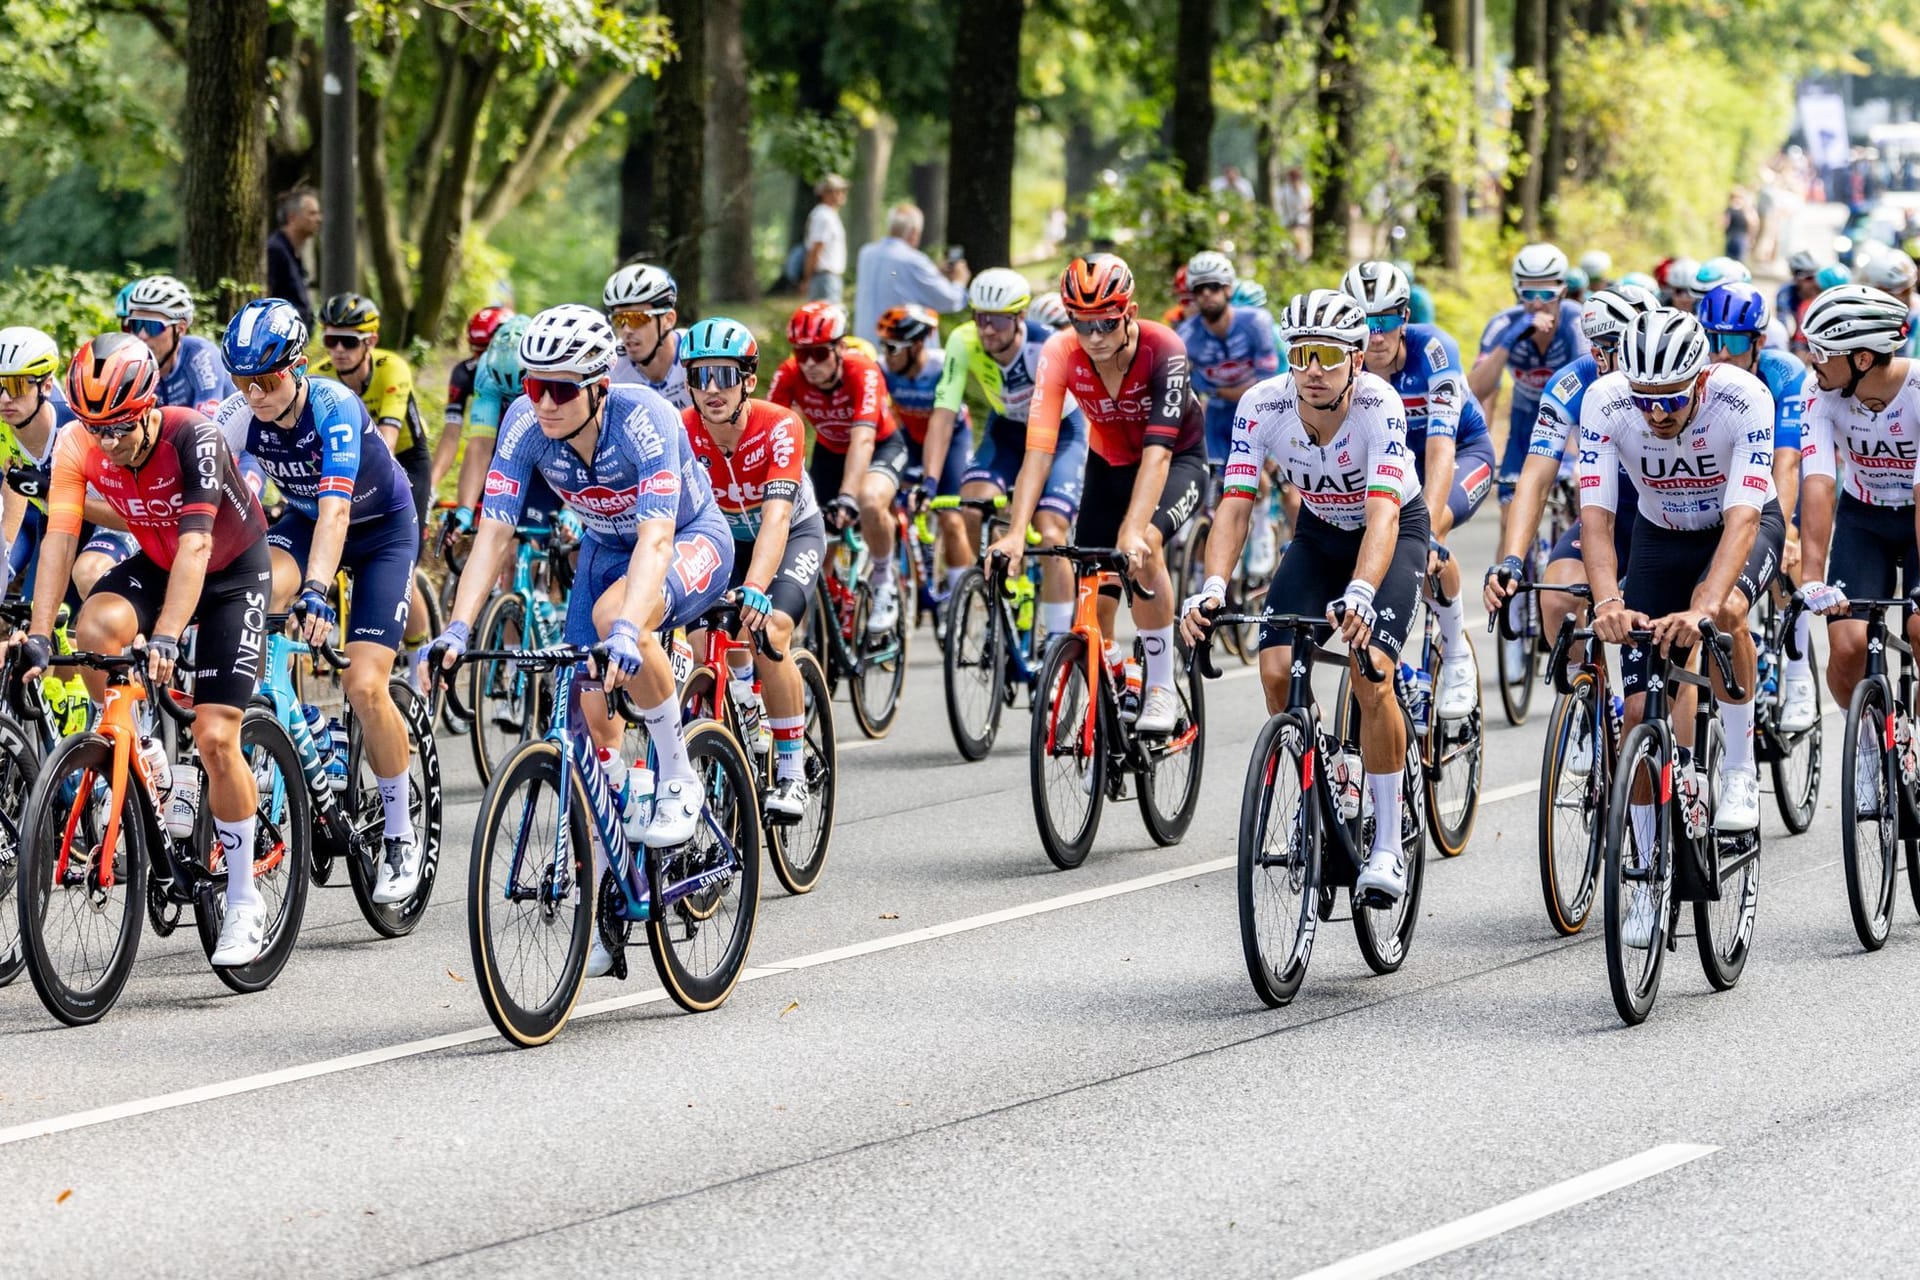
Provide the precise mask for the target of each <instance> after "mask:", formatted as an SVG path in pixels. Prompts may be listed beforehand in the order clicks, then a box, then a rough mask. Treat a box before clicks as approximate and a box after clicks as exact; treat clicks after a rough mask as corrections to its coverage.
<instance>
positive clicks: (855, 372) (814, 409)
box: [767, 348, 897, 453]
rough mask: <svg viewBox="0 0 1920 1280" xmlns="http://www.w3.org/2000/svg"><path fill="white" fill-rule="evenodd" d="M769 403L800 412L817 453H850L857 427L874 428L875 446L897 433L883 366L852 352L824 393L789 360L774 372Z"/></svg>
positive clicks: (846, 354)
mask: <svg viewBox="0 0 1920 1280" xmlns="http://www.w3.org/2000/svg"><path fill="white" fill-rule="evenodd" d="M767 399H769V400H771V401H773V403H775V404H777V405H779V406H781V407H782V408H785V409H792V410H795V411H796V412H798V413H799V415H800V416H801V418H802V419H804V420H805V421H806V424H807V425H808V426H810V427H812V428H813V435H814V439H815V441H816V442H817V445H818V448H820V449H825V450H826V451H827V452H828V453H845V452H846V451H847V441H848V439H849V438H850V437H851V435H852V431H853V428H854V427H856V426H860V425H865V426H870V427H872V428H873V439H874V443H876V444H877V443H879V442H880V441H882V440H885V439H887V438H888V437H890V436H891V435H893V433H894V431H895V430H896V429H897V424H896V423H895V422H894V419H893V409H892V408H891V407H890V406H889V405H888V404H887V380H886V377H885V375H884V374H882V373H881V372H880V365H879V363H878V362H877V361H876V360H874V359H873V357H871V356H867V355H862V354H861V353H859V352H858V351H854V350H852V349H851V348H849V349H848V350H846V351H843V352H842V353H841V355H840V380H839V381H838V382H836V383H834V384H833V386H832V387H830V388H828V389H827V390H825V391H822V390H821V389H820V388H818V387H816V386H814V385H813V384H812V383H811V382H808V381H807V379H806V377H805V375H803V374H802V373H801V372H800V361H799V358H798V357H795V356H788V357H787V358H786V359H785V360H782V361H781V362H780V367H779V369H777V370H775V371H774V375H773V389H772V390H771V391H769V392H768V393H767Z"/></svg>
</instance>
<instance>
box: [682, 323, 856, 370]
mask: <svg viewBox="0 0 1920 1280" xmlns="http://www.w3.org/2000/svg"><path fill="white" fill-rule="evenodd" d="M889 314H891V313H889ZM882 322H883V323H884V317H883V318H882ZM680 359H681V360H682V361H685V362H688V363H691V362H692V361H695V360H731V361H733V362H734V363H735V364H737V365H739V366H740V367H741V368H742V369H744V370H746V371H747V372H748V373H752V372H753V371H754V370H756V369H758V368H759V367H760V344H759V343H757V342H755V341H754V340H753V333H752V332H751V331H750V330H749V329H748V328H747V326H745V325H743V324H741V323H740V322H739V321H738V320H728V319H726V318H724V317H721V316H715V317H713V318H712V319H710V320H702V321H701V322H700V323H698V324H696V325H694V326H693V328H691V329H689V330H687V337H686V341H684V342H682V343H681V344H680Z"/></svg>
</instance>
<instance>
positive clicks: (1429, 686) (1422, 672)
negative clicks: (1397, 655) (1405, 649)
mask: <svg viewBox="0 0 1920 1280" xmlns="http://www.w3.org/2000/svg"><path fill="white" fill-rule="evenodd" d="M1400 681H1401V683H1402V684H1403V685H1404V686H1405V687H1406V690H1407V710H1408V711H1409V712H1410V713H1411V714H1412V716H1413V731H1414V732H1415V733H1425V732H1426V731H1427V721H1428V719H1429V717H1430V716H1431V715H1432V709H1433V677H1432V676H1431V675H1430V674H1428V672H1427V670H1426V668H1425V667H1414V666H1410V665H1408V664H1407V663H1405V662H1403V663H1401V664H1400Z"/></svg>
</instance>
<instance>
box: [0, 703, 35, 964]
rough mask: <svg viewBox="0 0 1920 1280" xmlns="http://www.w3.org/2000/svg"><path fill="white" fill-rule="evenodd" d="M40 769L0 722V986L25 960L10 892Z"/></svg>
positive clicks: (8, 727)
mask: <svg viewBox="0 0 1920 1280" xmlns="http://www.w3.org/2000/svg"><path fill="white" fill-rule="evenodd" d="M39 771H40V767H39V764H38V763H37V762H36V761H35V759H34V756H33V753H32V752H31V751H29V750H27V748H26V739H25V738H24V736H22V735H20V734H19V733H18V731H17V730H16V729H15V728H14V727H13V725H12V724H11V722H0V987H4V986H6V985H7V984H8V983H10V982H12V981H13V980H14V979H15V978H17V977H19V976H20V970H21V969H22V968H23V967H24V966H25V965H26V963H27V958H26V955H25V953H24V951H23V949H22V947H21V944H20V911H19V908H18V907H17V906H16V905H15V903H14V899H13V895H14V893H15V892H17V891H18V889H19V887H20V848H21V845H22V844H23V843H24V841H25V829H26V823H27V814H28V813H29V812H31V810H30V809H29V808H28V801H29V799H30V798H31V796H32V794H33V782H34V778H35V777H36V776H37V775H38V774H39Z"/></svg>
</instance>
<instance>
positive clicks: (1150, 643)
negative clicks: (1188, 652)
mask: <svg viewBox="0 0 1920 1280" xmlns="http://www.w3.org/2000/svg"><path fill="white" fill-rule="evenodd" d="M1140 647H1141V648H1142V649H1144V650H1146V654H1147V670H1146V683H1147V688H1149V689H1171V688H1173V628H1172V627H1155V628H1154V629H1153V630H1151V631H1144V630H1143V631H1142V632H1141V633H1140Z"/></svg>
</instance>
